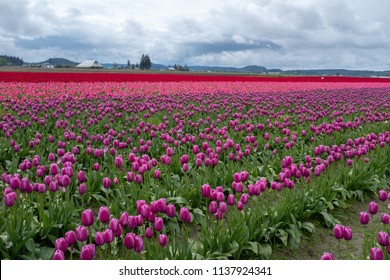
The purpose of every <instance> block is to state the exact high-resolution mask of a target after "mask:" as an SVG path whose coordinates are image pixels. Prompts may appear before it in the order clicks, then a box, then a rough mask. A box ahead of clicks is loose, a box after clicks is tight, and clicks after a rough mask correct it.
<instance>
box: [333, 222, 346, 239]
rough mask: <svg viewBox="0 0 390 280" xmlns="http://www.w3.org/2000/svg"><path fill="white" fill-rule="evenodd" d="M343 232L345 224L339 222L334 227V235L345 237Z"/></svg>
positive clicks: (337, 237) (339, 237)
mask: <svg viewBox="0 0 390 280" xmlns="http://www.w3.org/2000/svg"><path fill="white" fill-rule="evenodd" d="M343 232H344V226H343V225H340V224H337V225H335V227H334V228H333V235H334V237H336V239H342V238H343Z"/></svg>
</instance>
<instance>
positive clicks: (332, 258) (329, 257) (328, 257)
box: [321, 252, 334, 261]
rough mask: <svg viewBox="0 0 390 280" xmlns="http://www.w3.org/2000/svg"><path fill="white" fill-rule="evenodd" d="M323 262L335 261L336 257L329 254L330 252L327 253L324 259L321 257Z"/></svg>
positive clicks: (323, 256)
mask: <svg viewBox="0 0 390 280" xmlns="http://www.w3.org/2000/svg"><path fill="white" fill-rule="evenodd" d="M321 260H326V261H327V260H334V256H333V254H332V253H329V252H325V253H324V254H323V255H322V257H321Z"/></svg>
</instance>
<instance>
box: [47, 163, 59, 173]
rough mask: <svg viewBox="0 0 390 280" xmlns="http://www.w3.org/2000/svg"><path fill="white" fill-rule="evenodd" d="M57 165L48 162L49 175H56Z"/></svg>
mask: <svg viewBox="0 0 390 280" xmlns="http://www.w3.org/2000/svg"><path fill="white" fill-rule="evenodd" d="M58 171H59V169H58V165H57V164H56V163H52V164H50V168H49V173H50V175H53V176H54V175H57V174H58Z"/></svg>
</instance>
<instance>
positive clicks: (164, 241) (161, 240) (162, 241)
mask: <svg viewBox="0 0 390 280" xmlns="http://www.w3.org/2000/svg"><path fill="white" fill-rule="evenodd" d="M158 243H159V244H160V245H161V246H162V247H163V248H165V246H166V245H167V243H168V237H167V236H166V235H165V234H160V235H159V236H158Z"/></svg>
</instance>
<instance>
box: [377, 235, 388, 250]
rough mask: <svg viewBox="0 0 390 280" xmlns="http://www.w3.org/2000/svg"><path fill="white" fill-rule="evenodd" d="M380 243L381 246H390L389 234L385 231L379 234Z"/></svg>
mask: <svg viewBox="0 0 390 280" xmlns="http://www.w3.org/2000/svg"><path fill="white" fill-rule="evenodd" d="M378 243H379V245H381V246H385V247H386V246H389V244H390V239H389V234H388V233H387V232H385V231H380V232H378Z"/></svg>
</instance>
